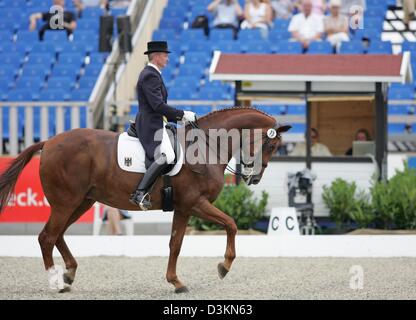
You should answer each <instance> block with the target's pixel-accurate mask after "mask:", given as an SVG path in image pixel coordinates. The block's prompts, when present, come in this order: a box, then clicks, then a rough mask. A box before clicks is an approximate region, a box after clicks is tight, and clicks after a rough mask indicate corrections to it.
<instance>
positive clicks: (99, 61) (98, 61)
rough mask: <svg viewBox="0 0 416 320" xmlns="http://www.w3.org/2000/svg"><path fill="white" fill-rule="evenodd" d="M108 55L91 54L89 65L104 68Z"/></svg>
mask: <svg viewBox="0 0 416 320" xmlns="http://www.w3.org/2000/svg"><path fill="white" fill-rule="evenodd" d="M107 56H108V54H106V53H102V52H91V53H90V54H89V64H92V65H100V66H102V65H103V64H104V63H105V62H106V59H107ZM169 59H170V55H169Z"/></svg>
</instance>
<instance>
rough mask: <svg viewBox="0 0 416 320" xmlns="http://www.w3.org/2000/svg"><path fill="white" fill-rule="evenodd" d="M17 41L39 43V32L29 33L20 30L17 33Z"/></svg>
mask: <svg viewBox="0 0 416 320" xmlns="http://www.w3.org/2000/svg"><path fill="white" fill-rule="evenodd" d="M17 41H18V42H29V43H32V42H38V41H39V35H38V33H37V32H32V31H27V30H19V32H18V33H17Z"/></svg>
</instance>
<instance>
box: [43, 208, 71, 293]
mask: <svg viewBox="0 0 416 320" xmlns="http://www.w3.org/2000/svg"><path fill="white" fill-rule="evenodd" d="M71 214H72V212H71V210H68V208H62V209H61V208H59V209H57V208H56V207H53V206H51V215H50V217H49V220H48V222H47V223H46V225H45V227H44V228H43V230H42V231H41V233H40V234H39V237H38V240H39V244H40V247H41V250H42V256H43V263H44V264H45V269H46V270H47V271H48V276H49V286H50V287H51V289H63V287H62V286H63V284H62V285H61V284H60V279H59V278H60V277H61V275H60V273H61V270H60V269H59V268H58V267H57V268H55V266H54V262H53V257H52V252H53V247H54V246H55V244H56V242H57V240H58V237H59V235H60V234H61V233H62V231H64V229H65V226H66V224H67V222H68V220H69V218H70V216H71Z"/></svg>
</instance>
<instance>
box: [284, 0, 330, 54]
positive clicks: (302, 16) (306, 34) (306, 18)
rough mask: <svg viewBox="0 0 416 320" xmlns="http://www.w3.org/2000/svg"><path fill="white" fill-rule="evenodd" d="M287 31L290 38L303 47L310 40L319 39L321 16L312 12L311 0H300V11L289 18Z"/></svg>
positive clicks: (321, 32)
mask: <svg viewBox="0 0 416 320" xmlns="http://www.w3.org/2000/svg"><path fill="white" fill-rule="evenodd" d="M288 30H289V32H291V33H292V40H295V41H299V42H301V43H302V46H303V48H304V49H307V48H308V47H309V43H310V42H311V41H316V40H321V38H322V34H323V32H324V24H323V18H322V17H320V16H318V15H316V14H314V13H312V1H311V0H303V1H302V12H301V13H298V14H296V15H295V16H293V17H292V19H291V20H290V24H289V28H288Z"/></svg>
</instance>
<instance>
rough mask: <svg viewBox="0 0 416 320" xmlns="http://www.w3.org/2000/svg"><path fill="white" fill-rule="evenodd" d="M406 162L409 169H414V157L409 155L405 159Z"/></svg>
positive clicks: (415, 163)
mask: <svg viewBox="0 0 416 320" xmlns="http://www.w3.org/2000/svg"><path fill="white" fill-rule="evenodd" d="M407 164H408V166H409V168H410V169H416V157H414V156H413V157H410V156H409V158H408V160H407Z"/></svg>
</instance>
